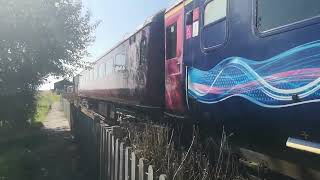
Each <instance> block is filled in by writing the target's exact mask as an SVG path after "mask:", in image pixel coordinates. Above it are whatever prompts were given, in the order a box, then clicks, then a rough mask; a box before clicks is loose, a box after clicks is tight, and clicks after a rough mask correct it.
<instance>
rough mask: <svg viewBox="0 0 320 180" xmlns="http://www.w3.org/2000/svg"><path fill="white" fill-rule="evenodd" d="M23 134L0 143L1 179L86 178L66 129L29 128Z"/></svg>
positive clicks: (53, 179) (62, 179)
mask: <svg viewBox="0 0 320 180" xmlns="http://www.w3.org/2000/svg"><path fill="white" fill-rule="evenodd" d="M12 133H15V132H12ZM22 134H24V136H22V138H18V139H12V140H11V141H7V142H5V143H0V179H4V180H43V179H46V180H51V179H52V180H55V179H59V180H71V179H79V180H81V179H87V178H84V177H85V174H84V171H83V170H82V169H80V166H79V153H78V151H77V148H76V146H75V144H74V143H73V142H72V141H71V140H70V134H69V132H60V133H54V134H51V133H50V132H49V133H48V132H46V131H43V130H40V129H36V128H33V129H31V128H30V129H28V130H26V131H24V132H22Z"/></svg>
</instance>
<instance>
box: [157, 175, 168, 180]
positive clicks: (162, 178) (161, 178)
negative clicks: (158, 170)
mask: <svg viewBox="0 0 320 180" xmlns="http://www.w3.org/2000/svg"><path fill="white" fill-rule="evenodd" d="M159 180H167V176H166V175H165V174H161V175H160V177H159Z"/></svg>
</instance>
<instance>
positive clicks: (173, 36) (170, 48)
mask: <svg viewBox="0 0 320 180" xmlns="http://www.w3.org/2000/svg"><path fill="white" fill-rule="evenodd" d="M176 56H177V23H174V24H173V25H171V26H169V27H167V29H166V57H167V59H172V58H175V57H176Z"/></svg>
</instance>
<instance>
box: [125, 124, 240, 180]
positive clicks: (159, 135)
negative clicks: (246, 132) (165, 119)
mask: <svg viewBox="0 0 320 180" xmlns="http://www.w3.org/2000/svg"><path fill="white" fill-rule="evenodd" d="M122 127H123V128H124V129H125V130H126V132H127V140H128V143H129V144H131V146H132V147H133V149H134V151H135V153H136V155H137V156H138V158H141V157H143V158H145V159H147V160H149V163H150V164H152V165H154V167H155V168H157V169H154V173H155V175H156V176H159V175H160V174H162V173H165V174H166V175H167V176H168V177H169V179H173V180H180V179H183V180H245V178H243V176H242V175H241V168H240V166H239V162H238V159H237V158H236V157H235V156H234V155H232V153H231V148H230V146H229V144H228V136H227V135H226V134H225V133H223V134H222V138H221V140H219V141H215V140H214V139H212V138H209V139H207V140H205V141H201V138H200V134H199V131H198V130H197V129H194V130H193V134H192V136H191V142H189V146H188V147H185V148H182V147H183V145H182V144H180V143H179V141H180V140H181V138H185V137H179V135H178V134H179V132H174V131H172V130H170V128H169V127H166V126H159V125H150V124H136V123H132V122H123V123H122ZM177 135H178V136H177Z"/></svg>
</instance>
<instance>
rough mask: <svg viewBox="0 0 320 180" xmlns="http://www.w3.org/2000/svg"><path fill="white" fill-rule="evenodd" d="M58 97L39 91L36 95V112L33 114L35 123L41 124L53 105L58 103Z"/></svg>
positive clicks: (49, 92) (51, 93) (48, 92)
mask: <svg viewBox="0 0 320 180" xmlns="http://www.w3.org/2000/svg"><path fill="white" fill-rule="evenodd" d="M59 99H60V96H59V95H57V94H55V93H53V92H51V91H40V92H39V94H38V95H37V112H36V114H35V118H34V121H35V122H43V121H44V120H45V119H46V117H47V115H48V113H49V111H50V109H51V106H52V104H53V103H55V102H57V101H59Z"/></svg>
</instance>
